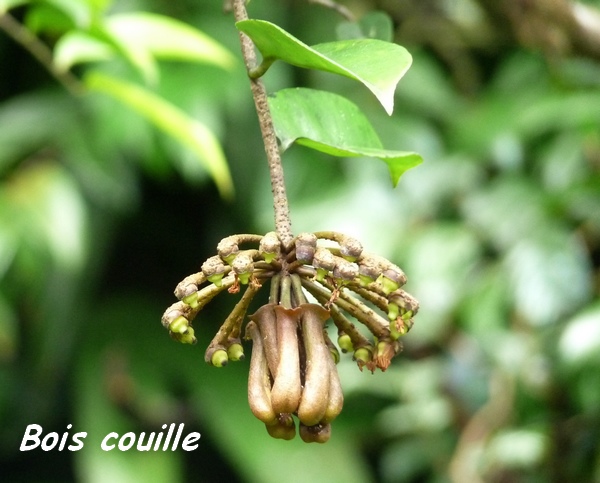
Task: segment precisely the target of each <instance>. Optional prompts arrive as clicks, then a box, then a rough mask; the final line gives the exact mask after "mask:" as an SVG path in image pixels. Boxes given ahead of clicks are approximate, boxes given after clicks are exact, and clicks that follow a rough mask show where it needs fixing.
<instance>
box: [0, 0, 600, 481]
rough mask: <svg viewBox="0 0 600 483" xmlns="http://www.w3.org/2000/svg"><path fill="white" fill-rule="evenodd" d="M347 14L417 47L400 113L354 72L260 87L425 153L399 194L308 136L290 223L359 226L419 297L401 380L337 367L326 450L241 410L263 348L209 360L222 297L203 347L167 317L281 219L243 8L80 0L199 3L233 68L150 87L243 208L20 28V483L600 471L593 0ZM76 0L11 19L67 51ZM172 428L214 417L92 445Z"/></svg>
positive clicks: (15, 113)
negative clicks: (205, 273) (345, 104)
mask: <svg viewBox="0 0 600 483" xmlns="http://www.w3.org/2000/svg"><path fill="white" fill-rule="evenodd" d="M75 3H77V2H75ZM82 3H85V2H82ZM343 3H344V5H346V6H347V7H348V8H349V9H350V10H351V11H352V12H353V13H354V15H356V16H357V17H358V18H361V17H363V16H364V15H367V14H370V13H371V12H373V11H375V10H379V11H385V12H387V14H388V15H389V16H390V17H391V19H392V21H393V24H392V27H390V32H392V29H393V35H394V40H395V41H397V42H398V43H400V44H402V45H404V46H405V47H407V48H408V49H409V50H410V51H411V53H412V54H413V57H414V62H413V66H412V68H411V69H410V70H409V72H408V73H407V75H406V76H405V78H404V79H403V80H402V81H401V82H400V86H399V88H398V90H397V95H396V109H395V113H394V115H393V116H391V117H388V116H387V115H386V114H385V112H383V110H382V109H381V107H380V106H379V105H378V103H377V101H376V100H375V99H374V98H373V97H372V96H371V95H370V94H369V93H368V92H366V91H365V90H364V89H362V88H361V87H360V86H358V85H357V84H354V83H351V82H350V81H348V82H346V81H345V80H343V79H340V78H338V77H333V76H331V75H327V74H321V73H317V72H313V71H302V70H299V69H295V68H292V67H289V66H286V65H284V64H275V65H274V66H273V68H272V71H269V73H268V74H267V76H266V77H265V81H266V83H267V87H268V89H269V91H271V92H273V91H275V90H277V89H279V88H283V87H290V86H298V85H301V86H309V87H317V88H320V89H326V90H331V91H334V92H338V93H342V94H344V95H346V96H348V97H350V98H352V99H353V100H354V101H355V102H356V103H358V104H359V105H360V106H361V108H362V109H363V111H365V112H366V113H367V114H368V116H369V118H370V119H371V121H372V122H373V124H374V125H375V127H376V130H377V131H378V133H379V134H380V136H381V138H382V141H383V144H384V145H385V146H386V147H388V148H389V149H399V150H414V151H417V152H419V153H420V154H422V155H423V158H424V159H425V163H424V164H422V165H421V166H419V167H417V168H416V169H414V170H411V171H410V172H408V173H407V174H406V175H405V176H404V177H403V178H402V179H401V181H400V184H399V186H398V187H397V188H396V189H392V188H391V183H390V181H389V176H388V174H387V172H386V167H385V165H384V164H383V163H380V162H377V161H374V160H370V159H363V158H354V159H343V160H339V159H334V158H331V157H328V156H326V155H322V154H318V153H315V152H313V151H309V150H307V149H304V148H300V147H294V148H292V149H291V150H290V151H289V152H287V153H286V155H285V156H284V166H285V169H286V175H287V184H288V192H289V195H290V203H291V209H292V221H293V223H294V230H295V232H296V233H297V232H300V231H316V230H322V229H333V230H337V231H341V232H345V233H348V234H350V235H353V236H356V237H357V238H359V239H360V240H362V241H363V244H364V245H365V247H366V249H367V250H368V251H372V252H377V253H381V254H382V255H385V256H386V257H388V258H389V259H391V260H394V261H396V262H397V263H398V264H399V265H400V266H401V267H403V269H404V270H405V271H406V273H407V275H408V278H409V284H408V286H407V289H408V290H409V291H410V292H411V293H412V294H414V295H415V296H416V297H417V298H418V299H419V300H420V302H421V310H420V312H419V315H418V317H417V318H416V323H415V327H414V328H413V330H412V331H411V332H410V334H409V335H408V336H407V337H406V338H405V350H404V353H403V354H401V355H400V356H399V357H397V358H396V359H395V360H394V362H393V364H392V366H391V367H390V368H389V369H388V371H387V372H386V373H385V374H381V373H377V374H375V375H371V374H370V373H360V372H358V371H357V370H356V367H355V365H354V363H352V362H351V361H350V360H349V359H348V358H342V362H341V363H340V369H339V370H340V376H341V378H342V384H343V386H344V389H345V394H346V404H345V408H344V411H343V413H342V415H341V416H340V417H339V418H338V420H336V423H335V425H334V429H333V435H332V439H331V440H330V442H329V443H327V444H326V445H322V446H321V445H306V444H304V443H302V442H301V441H300V440H299V438H296V439H295V440H294V441H292V442H282V441H276V440H272V439H271V438H269V437H268V435H267V433H266V432H265V431H264V428H263V425H262V424H261V423H260V422H259V421H257V420H256V419H255V418H254V417H252V414H251V413H250V410H249V408H248V407H247V401H246V377H247V362H241V363H236V364H230V365H229V366H228V367H227V368H224V369H216V368H212V367H208V366H207V365H206V364H205V363H204V361H203V352H204V346H205V345H206V344H207V343H208V341H209V340H210V338H211V337H212V334H213V333H214V331H215V330H216V329H217V328H218V326H219V325H220V323H221V321H222V320H223V317H224V316H225V314H226V312H227V308H228V307H230V306H231V300H228V299H227V297H219V298H218V299H217V300H216V301H215V302H213V303H212V304H211V305H210V306H209V307H208V308H207V309H206V310H205V311H204V312H203V313H202V314H201V315H200V317H199V319H198V321H197V322H196V331H197V332H196V334H197V336H198V339H199V344H198V345H197V346H194V347H190V346H182V345H179V344H175V343H174V342H172V341H171V340H169V338H168V337H167V335H166V332H165V331H164V329H163V328H162V327H161V326H160V316H161V314H162V312H163V310H164V309H165V308H166V307H167V306H168V305H170V304H171V303H172V302H173V300H174V299H173V295H172V291H173V289H174V287H175V285H176V284H177V282H178V281H179V280H181V279H182V278H183V277H184V276H185V275H187V274H189V273H191V272H193V271H196V270H198V268H199V265H200V263H201V262H202V261H203V260H204V259H206V258H207V257H208V256H211V255H213V254H214V250H215V246H216V244H217V242H218V241H219V240H220V239H221V238H223V237H224V236H226V235H229V234H231V233H236V232H237V233H243V232H258V233H264V232H266V231H269V230H271V229H272V226H273V225H272V208H271V199H270V198H271V196H270V188H269V184H268V183H269V182H268V173H267V167H266V163H265V161H264V157H265V156H264V152H263V148H262V145H261V139H260V134H259V131H258V126H257V122H256V117H255V113H254V110H253V109H254V107H253V105H252V99H251V96H250V92H249V88H248V82H247V79H246V77H245V72H244V69H243V67H242V63H241V60H240V55H239V48H238V38H237V33H236V30H235V27H234V26H233V20H232V17H231V15H224V14H223V13H222V9H221V8H222V6H221V5H220V2H218V1H214V2H198V1H192V0H181V1H179V2H167V1H164V0H115V1H112V2H111V1H109V0H106V1H104V2H102V1H96V2H91V1H90V2H89V4H90V5H95V6H97V7H98V8H99V9H100V8H101V7H102V8H107V9H108V10H106V11H105V12H104V13H102V15H110V14H113V13H115V12H132V11H148V12H154V13H161V14H164V15H167V16H169V17H172V18H177V19H180V20H183V21H185V22H186V23H188V24H190V25H193V26H195V27H197V28H199V29H200V30H202V31H203V32H205V33H206V34H208V35H209V36H211V37H212V38H214V39H216V40H217V41H219V42H220V43H221V44H223V45H224V46H226V47H227V48H229V50H230V51H231V52H232V53H233V55H234V56H235V57H236V58H237V59H238V60H237V64H236V65H235V66H233V67H230V68H228V69H223V68H221V67H218V66H215V65H211V64H197V63H191V62H178V61H174V60H166V61H161V62H160V64H159V73H160V81H159V82H157V83H156V84H155V86H154V87H153V88H152V89H154V92H156V93H158V94H159V95H160V96H162V98H163V99H166V100H168V101H169V102H171V103H173V104H174V105H176V106H178V107H179V108H181V109H182V110H183V111H184V112H186V113H188V114H189V115H191V116H192V117H193V118H196V119H198V120H200V121H202V122H203V123H205V124H206V125H207V126H209V127H210V129H211V130H212V131H213V132H214V133H216V135H217V136H218V139H219V140H220V142H221V143H222V146H223V148H224V151H225V154H226V157H227V161H228V164H229V167H230V171H231V174H232V177H233V182H234V186H235V199H234V200H232V201H225V200H223V198H222V197H221V196H220V195H219V192H218V190H217V188H216V187H215V185H214V183H213V182H212V181H211V178H210V177H209V176H208V175H207V174H206V170H205V169H204V167H203V166H202V165H201V164H199V163H198V161H197V158H196V157H195V156H194V153H193V152H191V151H190V149H189V148H188V147H182V145H181V144H179V143H177V142H176V141H174V140H173V139H172V138H171V137H168V136H167V135H165V134H164V133H162V132H161V131H160V130H157V129H156V126H155V125H153V124H152V123H151V122H148V120H147V119H145V118H143V117H142V116H140V115H139V114H138V113H136V112H135V111H134V110H132V109H131V108H130V107H128V106H127V105H125V104H123V103H122V102H119V101H118V100H115V99H114V98H112V97H110V96H107V95H105V94H102V93H97V92H88V93H87V94H84V95H73V94H72V93H71V92H69V91H68V90H67V89H65V85H62V84H61V83H59V82H57V81H56V79H55V78H53V77H52V76H51V75H50V74H49V73H48V71H47V70H46V69H45V68H44V67H43V66H42V65H41V64H40V62H38V61H37V60H36V59H35V58H34V57H33V56H32V55H31V53H30V52H28V51H27V50H26V49H24V48H23V46H22V45H19V44H18V43H16V42H15V41H14V40H13V39H11V36H10V35H8V32H9V31H10V27H9V28H8V30H7V27H6V24H5V22H4V21H3V23H2V29H3V32H2V33H0V59H1V64H0V65H1V72H2V74H1V76H0V388H1V390H0V423H1V424H0V428H1V429H0V466H1V467H2V474H3V478H6V480H7V481H84V482H88V481H113V482H118V481H151V482H161V481H170V482H175V481H215V480H216V479H217V478H228V481H257V482H258V481H260V482H269V481H273V482H276V481H277V482H279V481H323V482H325V481H342V480H344V481H346V482H352V481H356V482H366V481H383V482H425V481H427V482H439V481H450V480H452V481H456V482H467V481H468V482H476V481H486V482H508V481H510V482H517V481H518V482H540V481H544V482H545V481H549V482H551V481H555V482H564V481H581V482H586V481H590V482H591V481H600V445H599V441H600V300H599V293H600V271H599V270H600V64H599V62H598V61H599V59H600V48H599V45H600V41H599V40H598V39H599V38H600V23H599V21H598V18H600V17H599V16H600V11H599V10H598V9H599V8H600V2H598V1H588V2H585V3H573V2H567V1H566V0H564V1H563V0H557V1H556V2H547V1H542V0H532V1H530V2H519V1H512V0H511V1H506V2H493V1H487V0H480V1H472V0H453V1H451V0H445V1H444V0H427V1H417V0H413V1H406V2H396V1H386V0H379V1H375V0H373V1H367V0H353V1H347V2H343ZM68 4H69V2H68V1H66V0H65V1H64V2H59V1H57V0H56V1H50V0H48V1H41V0H40V1H38V2H34V5H33V6H31V5H27V6H21V7H16V8H15V9H14V10H11V13H12V14H13V15H14V17H15V18H16V19H17V20H18V21H19V22H23V23H24V24H25V25H27V27H28V29H30V30H31V31H33V32H36V33H37V34H38V35H39V37H40V38H41V39H42V40H43V42H44V43H46V44H47V45H49V46H51V47H52V46H54V45H55V44H56V42H57V40H58V39H60V38H61V36H62V35H63V34H64V33H65V32H68V31H70V30H72V29H74V27H75V24H76V21H74V18H75V17H73V15H74V14H72V15H71V16H70V15H69V14H67V13H65V7H64V6H65V5H68ZM249 8H250V14H251V16H253V17H255V18H263V19H267V20H270V21H272V22H274V23H277V24H278V25H280V26H282V27H283V28H285V29H287V30H288V31H290V32H291V33H292V34H294V35H296V36H297V37H298V38H300V39H302V40H303V41H305V42H307V43H309V44H313V43H317V42H322V41H327V40H332V39H334V38H336V35H348V32H352V31H353V30H352V29H355V28H356V27H353V26H351V25H349V24H345V25H340V24H341V23H342V22H343V19H342V18H341V17H340V16H339V15H337V14H336V13H335V12H333V11H331V10H328V9H325V8H323V7H322V6H320V5H316V4H314V2H304V1H300V0H296V1H293V0H289V1H272V0H255V1H253V2H252V3H251V4H250V5H249ZM98 11H101V10H98ZM71 13H72V12H71ZM371 15H372V14H371ZM371 18H372V17H371ZM363 26H364V24H363ZM92 68H100V69H104V71H105V72H110V73H115V74H116V75H118V76H120V78H121V79H124V80H128V81H130V82H133V83H136V84H137V85H145V84H144V80H143V79H142V78H140V75H139V73H138V72H137V71H136V70H135V69H133V68H131V67H129V66H128V65H127V64H126V63H123V62H119V61H113V62H108V63H105V64H101V66H100V67H97V66H96V65H93V64H92V65H90V64H84V65H77V66H75V67H74V69H73V71H72V72H73V74H74V76H75V77H76V78H82V77H83V76H84V75H85V74H86V72H89V71H90V69H92ZM62 80H63V81H64V80H65V79H64V78H63V79H62ZM67 84H68V82H67ZM219 304H220V305H219ZM168 422H178V423H179V422H184V423H185V425H186V432H188V431H199V432H201V434H202V438H201V440H200V446H199V448H198V449H197V450H196V451H193V452H191V453H184V452H175V453H172V452H168V453H163V452H157V453H154V452H151V453H141V452H137V451H129V452H124V453H123V452H118V451H112V452H103V451H101V450H100V448H99V441H100V440H101V438H102V437H103V436H104V435H106V434H107V433H108V432H111V431H117V432H119V433H124V432H126V431H134V432H136V433H139V432H141V431H152V430H157V429H158V428H160V426H161V425H162V424H164V423H168ZM31 423H37V424H40V425H42V426H43V428H44V434H46V433H47V432H50V431H56V432H58V433H60V434H62V433H63V432H65V431H66V430H67V429H66V427H67V425H68V424H73V428H74V429H73V430H72V432H75V431H87V432H88V437H87V438H86V440H85V447H84V448H83V449H82V450H81V451H78V452H68V451H63V452H59V451H57V450H54V451H50V452H43V451H40V450H39V449H38V450H35V451H31V452H19V445H20V442H21V439H22V437H23V433H24V431H25V427H26V426H27V425H28V424H31Z"/></svg>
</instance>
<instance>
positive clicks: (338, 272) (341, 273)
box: [333, 258, 358, 282]
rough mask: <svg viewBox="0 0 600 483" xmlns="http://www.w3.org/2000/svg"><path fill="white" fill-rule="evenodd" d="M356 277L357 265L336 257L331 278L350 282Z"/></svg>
mask: <svg viewBox="0 0 600 483" xmlns="http://www.w3.org/2000/svg"><path fill="white" fill-rule="evenodd" d="M356 277H358V265H356V263H351V262H349V261H347V260H344V259H343V258H338V259H336V261H335V267H334V268H333V278H335V279H336V280H341V281H342V282H351V281H352V280H354V279H355V278H356Z"/></svg>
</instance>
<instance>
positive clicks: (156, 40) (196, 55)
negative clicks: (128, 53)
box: [106, 12, 235, 69]
mask: <svg viewBox="0 0 600 483" xmlns="http://www.w3.org/2000/svg"><path fill="white" fill-rule="evenodd" d="M106 28H107V30H108V31H109V32H110V33H111V34H112V36H113V37H114V38H115V39H118V41H119V45H127V46H128V48H130V49H131V48H133V49H135V50H136V51H138V50H140V51H142V50H143V51H145V52H149V53H151V54H152V55H153V56H155V57H157V58H162V59H171V60H185V61H192V62H204V63H209V64H213V65H216V66H219V67H222V68H224V69H230V68H232V67H233V65H235V57H234V56H233V55H232V54H231V53H230V52H229V51H228V50H227V49H226V48H225V47H223V46H222V45H221V44H219V43H218V42H216V41H215V40H213V39H212V38H211V37H209V36H208V35H205V34H204V33H202V32H201V31H199V30H197V29H195V28H194V27H192V26H190V25H188V24H186V23H183V22H180V21H178V20H175V19H173V18H169V17H166V16H163V15H156V14H151V13H143V12H136V13H126V14H118V15H113V16H111V17H109V18H108V19H107V22H106Z"/></svg>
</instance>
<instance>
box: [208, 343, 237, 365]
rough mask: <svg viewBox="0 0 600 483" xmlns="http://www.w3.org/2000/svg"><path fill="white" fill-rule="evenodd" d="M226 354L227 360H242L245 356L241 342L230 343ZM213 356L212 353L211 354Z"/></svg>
mask: <svg viewBox="0 0 600 483" xmlns="http://www.w3.org/2000/svg"><path fill="white" fill-rule="evenodd" d="M227 356H228V357H229V360H231V361H234V362H235V361H243V360H244V358H245V356H244V348H243V347H242V344H239V343H237V342H236V343H234V344H231V345H230V346H229V347H228V348H227ZM213 357H214V354H213Z"/></svg>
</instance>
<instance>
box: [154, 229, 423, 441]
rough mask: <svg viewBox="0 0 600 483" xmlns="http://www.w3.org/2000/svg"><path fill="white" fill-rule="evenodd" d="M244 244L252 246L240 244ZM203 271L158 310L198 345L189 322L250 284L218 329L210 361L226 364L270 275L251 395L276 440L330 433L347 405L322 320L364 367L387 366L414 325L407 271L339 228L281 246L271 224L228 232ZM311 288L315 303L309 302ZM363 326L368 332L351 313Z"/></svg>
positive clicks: (238, 348) (254, 322)
mask: <svg viewBox="0 0 600 483" xmlns="http://www.w3.org/2000/svg"><path fill="white" fill-rule="evenodd" d="M242 245H253V246H254V248H244V249H242V248H241V246H242ZM217 252H218V255H215V256H213V257H211V258H209V259H208V260H206V262H204V264H203V265H202V270H201V271H200V272H198V273H195V274H193V275H190V276H188V277H186V278H185V279H184V280H183V281H182V282H180V283H179V285H177V288H176V289H175V296H176V297H177V298H178V299H179V301H178V302H176V303H174V304H173V305H171V306H170V307H169V308H168V309H167V310H166V311H165V313H164V315H163V317H162V324H163V326H164V327H165V328H167V329H168V330H169V335H170V336H171V337H172V338H173V339H175V340H177V341H179V342H182V343H188V344H194V343H196V337H195V335H194V329H193V327H192V321H193V319H194V318H195V317H196V315H197V314H198V312H200V310H201V309H202V308H203V307H204V306H205V305H206V304H207V303H208V302H210V301H211V300H212V299H213V297H215V296H216V295H217V294H219V293H220V292H223V291H225V290H227V291H228V292H230V293H235V292H238V291H239V290H240V287H241V286H246V289H245V292H244V294H243V295H242V297H241V298H240V300H239V301H238V303H237V304H236V305H235V306H234V308H233V310H232V311H231V313H230V314H229V316H228V317H227V318H226V320H225V322H224V323H223V324H222V326H221V327H220V329H219V331H218V332H217V334H216V336H215V337H214V338H213V340H212V341H211V343H210V344H209V346H208V348H207V349H206V353H205V360H206V362H208V363H209V364H212V365H213V366H217V367H222V366H224V365H226V364H227V362H228V361H229V360H231V361H238V360H241V359H243V358H244V350H243V346H242V342H241V332H242V326H243V324H244V319H245V317H246V312H247V311H248V307H249V306H250V302H251V301H252V299H253V297H254V296H255V295H256V293H257V292H258V291H259V290H260V288H261V287H262V286H263V285H264V282H265V281H266V280H267V279H269V280H270V293H269V301H268V303H267V304H265V305H263V306H262V307H260V308H259V309H258V310H257V311H256V312H255V313H254V314H252V315H250V316H249V319H250V320H249V322H248V323H247V325H246V330H245V337H246V338H247V339H251V340H252V343H253V348H252V357H251V361H250V372H249V378H248V401H249V404H250V409H251V410H252V412H253V414H254V415H255V416H256V417H257V418H258V419H260V420H261V421H263V422H264V423H265V426H266V428H267V431H268V432H269V434H270V435H271V436H273V437H275V438H281V439H292V438H293V437H294V436H295V434H296V427H295V421H294V417H293V416H294V415H295V416H296V417H297V418H298V420H299V432H300V436H301V438H302V439H303V440H304V441H306V442H320V443H323V442H325V441H327V440H328V439H329V437H330V434H331V425H330V424H331V422H332V421H333V420H334V419H335V418H336V417H337V416H338V414H339V413H340V412H341V410H342V405H343V394H342V388H341V384H340V379H339V376H338V372H337V368H336V363H337V362H338V361H339V358H340V355H339V352H338V349H337V348H336V346H335V345H334V344H333V342H332V341H331V340H330V338H329V335H328V332H327V330H326V328H325V323H326V322H327V321H328V320H329V319H331V320H332V321H333V323H334V324H335V326H336V328H337V333H338V340H337V342H338V345H339V347H340V349H341V350H342V352H352V353H353V357H354V360H355V361H356V362H357V364H358V367H359V368H360V370H361V371H362V369H363V367H366V368H367V369H368V370H370V371H371V372H374V371H375V369H376V368H379V369H381V370H382V371H385V370H386V369H387V367H388V366H389V364H390V361H391V359H392V358H393V357H394V356H395V355H396V354H398V353H399V352H400V350H401V348H402V344H401V342H400V341H399V338H400V337H401V336H403V335H404V334H406V333H407V332H408V331H409V330H410V328H411V327H412V325H413V316H414V315H415V314H416V313H417V310H418V307H419V304H418V302H417V301H416V300H415V299H414V298H413V297H412V296H411V295H409V294H408V293H407V292H405V291H404V290H402V288H401V287H402V286H403V285H404V284H405V283H406V277H405V275H404V273H403V272H402V270H401V269H400V268H399V267H397V266H396V265H394V264H392V263H391V262H389V261H388V260H386V259H385V258H382V257H379V256H376V255H370V254H366V253H363V250H362V245H361V244H360V242H358V241H357V240H355V239H354V238H351V237H348V236H346V235H343V234H341V233H336V232H317V233H302V234H300V235H298V236H297V237H296V238H295V239H294V241H293V243H292V244H291V245H290V248H289V249H285V248H284V246H283V245H282V243H281V242H280V240H279V238H278V237H277V235H276V233H275V232H270V233H267V234H266V235H264V236H261V235H232V236H229V237H227V238H224V239H223V240H221V242H220V243H219V244H218V246H217ZM307 294H310V296H312V299H313V300H315V301H316V302H317V303H310V302H309V300H308V299H307ZM348 315H349V316H351V317H352V318H353V319H355V320H356V321H358V322H359V323H361V324H363V325H364V326H365V327H366V329H367V330H368V332H370V333H371V334H372V336H373V338H372V339H370V338H367V337H366V336H365V335H364V334H363V332H364V331H361V330H359V329H358V328H357V327H356V325H355V324H354V323H353V322H352V321H351V320H350V318H348Z"/></svg>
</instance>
